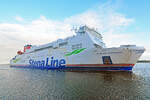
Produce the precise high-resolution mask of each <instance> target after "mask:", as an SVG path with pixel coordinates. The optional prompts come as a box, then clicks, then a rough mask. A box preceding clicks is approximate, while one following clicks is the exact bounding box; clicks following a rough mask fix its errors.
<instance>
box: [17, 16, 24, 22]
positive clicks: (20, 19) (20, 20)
mask: <svg viewBox="0 0 150 100" xmlns="http://www.w3.org/2000/svg"><path fill="white" fill-rule="evenodd" d="M15 19H16V21H19V22H23V21H24V19H23V18H22V17H20V16H16V18H15Z"/></svg>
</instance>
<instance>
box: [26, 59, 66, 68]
mask: <svg viewBox="0 0 150 100" xmlns="http://www.w3.org/2000/svg"><path fill="white" fill-rule="evenodd" d="M29 64H30V65H31V66H36V67H48V68H60V67H65V64H66V61H65V59H60V60H58V59H54V57H47V58H46V60H41V61H36V60H34V59H30V60H29Z"/></svg>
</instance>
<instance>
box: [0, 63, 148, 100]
mask: <svg viewBox="0 0 150 100" xmlns="http://www.w3.org/2000/svg"><path fill="white" fill-rule="evenodd" d="M0 100H150V63H138V64H136V66H135V67H134V69H133V72H69V71H67V72H63V71H56V70H53V71H51V70H40V69H23V68H10V67H9V65H0Z"/></svg>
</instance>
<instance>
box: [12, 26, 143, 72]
mask: <svg viewBox="0 0 150 100" xmlns="http://www.w3.org/2000/svg"><path fill="white" fill-rule="evenodd" d="M75 33H76V35H74V36H72V37H67V38H65V39H58V40H57V41H54V42H51V43H48V44H45V45H40V46H32V45H26V46H25V47H24V51H23V52H21V51H18V52H17V53H18V54H17V55H16V56H15V57H14V58H13V59H11V61H10V65H11V66H12V67H27V68H42V69H43V68H44V69H45V68H46V69H76V70H78V69H79V70H81V69H89V70H90V69H91V70H119V71H120V70H121V71H124V70H132V68H133V66H134V65H135V64H136V62H137V61H138V59H139V58H140V56H141V55H142V54H143V52H144V51H145V49H144V48H143V47H137V46H136V45H121V46H120V47H112V48H107V47H106V46H105V43H104V42H103V40H102V36H101V34H100V33H98V32H97V31H96V30H94V29H91V28H88V27H87V26H81V27H79V28H78V29H76V30H75Z"/></svg>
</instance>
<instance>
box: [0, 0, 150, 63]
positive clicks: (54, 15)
mask: <svg viewBox="0 0 150 100" xmlns="http://www.w3.org/2000/svg"><path fill="white" fill-rule="evenodd" d="M149 5H150V1H149V0H3V1H2V0H1V1H0V47H1V48H0V63H1V64H4V63H9V60H10V59H11V58H12V57H14V56H15V55H16V52H17V51H18V50H23V46H24V45H26V44H33V45H41V44H45V43H49V42H52V41H55V40H57V39H58V38H65V37H68V36H71V35H73V34H74V32H72V31H71V29H72V27H73V26H80V25H87V26H89V27H91V28H97V29H98V31H99V32H100V33H101V34H102V36H103V40H104V42H105V43H106V46H107V47H115V46H119V45H122V44H136V45H137V46H144V47H145V49H146V52H145V53H144V54H143V56H142V57H141V59H144V60H145V59H147V60H150V45H149V43H150V39H149V37H150V34H149V32H150V28H149V27H150V24H149V23H150V21H149V18H150V6H149Z"/></svg>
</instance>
